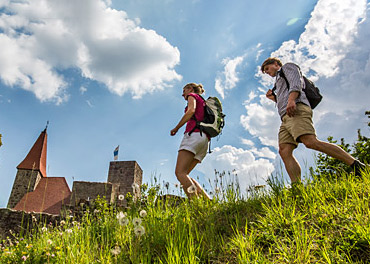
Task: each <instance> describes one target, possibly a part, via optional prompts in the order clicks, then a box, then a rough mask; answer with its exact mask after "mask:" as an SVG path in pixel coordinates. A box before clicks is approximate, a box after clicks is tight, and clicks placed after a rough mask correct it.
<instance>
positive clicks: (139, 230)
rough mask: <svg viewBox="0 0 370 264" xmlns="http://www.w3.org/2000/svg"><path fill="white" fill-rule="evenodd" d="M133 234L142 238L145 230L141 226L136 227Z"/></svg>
mask: <svg viewBox="0 0 370 264" xmlns="http://www.w3.org/2000/svg"><path fill="white" fill-rule="evenodd" d="M134 233H135V235H136V236H142V235H144V234H145V228H144V227H143V226H142V225H138V226H136V227H135V228H134Z"/></svg>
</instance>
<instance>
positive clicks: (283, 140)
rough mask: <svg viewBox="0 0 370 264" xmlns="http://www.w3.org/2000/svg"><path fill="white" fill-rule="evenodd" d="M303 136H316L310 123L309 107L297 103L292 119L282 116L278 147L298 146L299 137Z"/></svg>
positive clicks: (310, 110) (310, 111)
mask: <svg viewBox="0 0 370 264" xmlns="http://www.w3.org/2000/svg"><path fill="white" fill-rule="evenodd" d="M303 135H316V133H315V128H314V127H313V123H312V109H311V107H309V106H307V105H305V104H302V103H298V104H297V108H296V113H295V115H294V116H293V117H289V116H288V115H285V116H283V120H282V123H281V126H280V130H279V145H280V144H293V145H296V146H297V145H298V143H299V142H300V141H299V139H298V138H299V137H300V136H303Z"/></svg>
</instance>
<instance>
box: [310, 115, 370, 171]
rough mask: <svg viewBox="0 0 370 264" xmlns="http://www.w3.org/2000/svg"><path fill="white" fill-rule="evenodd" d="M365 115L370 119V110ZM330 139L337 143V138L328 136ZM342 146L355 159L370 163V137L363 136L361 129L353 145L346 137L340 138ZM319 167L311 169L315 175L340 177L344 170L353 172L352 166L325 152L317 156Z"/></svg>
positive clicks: (369, 125) (369, 124) (369, 123)
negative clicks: (346, 140)
mask: <svg viewBox="0 0 370 264" xmlns="http://www.w3.org/2000/svg"><path fill="white" fill-rule="evenodd" d="M365 115H367V117H368V118H369V119H370V111H366V112H365ZM369 121H370V120H369ZM367 125H368V127H370V122H368V123H367ZM328 141H329V142H330V143H334V144H336V143H337V140H333V137H332V136H330V137H328ZM338 146H340V147H341V148H343V149H344V150H345V151H347V152H348V153H350V154H351V155H352V156H353V157H354V158H355V159H358V160H360V161H361V162H364V163H366V164H370V138H368V137H366V136H363V135H362V134H361V130H360V129H358V130H357V140H356V142H355V143H354V144H352V146H350V144H346V143H345V142H344V139H343V138H341V139H340V144H338ZM316 163H317V168H316V169H313V168H312V167H311V168H310V169H311V174H313V175H327V176H333V177H338V176H340V175H341V174H342V173H343V172H347V173H349V172H351V168H350V167H349V166H347V165H345V164H344V163H342V162H341V161H339V160H337V159H334V158H332V157H330V156H328V155H326V154H324V153H319V154H318V156H317V158H316Z"/></svg>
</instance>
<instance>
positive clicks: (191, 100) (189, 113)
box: [171, 96, 197, 136]
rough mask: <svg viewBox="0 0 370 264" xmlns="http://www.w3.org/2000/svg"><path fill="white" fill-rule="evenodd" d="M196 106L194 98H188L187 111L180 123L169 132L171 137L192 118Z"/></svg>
mask: <svg viewBox="0 0 370 264" xmlns="http://www.w3.org/2000/svg"><path fill="white" fill-rule="evenodd" d="M196 105H197V102H196V101H195V98H194V97H193V96H188V109H187V110H186V112H185V114H184V115H183V116H182V118H181V120H180V122H179V123H178V124H177V125H176V126H175V128H174V129H172V130H171V136H174V135H176V133H177V131H178V130H179V129H180V128H181V127H182V126H183V125H184V124H186V122H188V121H189V120H190V119H191V118H192V116H193V115H194V113H195V108H196Z"/></svg>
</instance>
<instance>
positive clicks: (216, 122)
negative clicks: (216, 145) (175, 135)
mask: <svg viewBox="0 0 370 264" xmlns="http://www.w3.org/2000/svg"><path fill="white" fill-rule="evenodd" d="M201 98H202V99H203V100H204V98H203V97H202V96H201ZM204 102H205V104H204V118H203V120H201V121H200V120H197V119H196V118H195V115H194V116H193V117H192V118H193V119H195V121H196V126H195V127H194V128H193V129H192V130H191V131H190V132H189V135H191V133H193V132H194V130H195V129H197V128H198V129H199V130H200V134H202V132H204V133H206V134H207V135H208V136H210V137H211V138H212V137H216V136H218V135H219V134H221V132H222V129H223V127H224V126H225V115H224V113H223V112H222V104H221V101H220V99H218V98H217V97H208V99H207V100H204Z"/></svg>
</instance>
